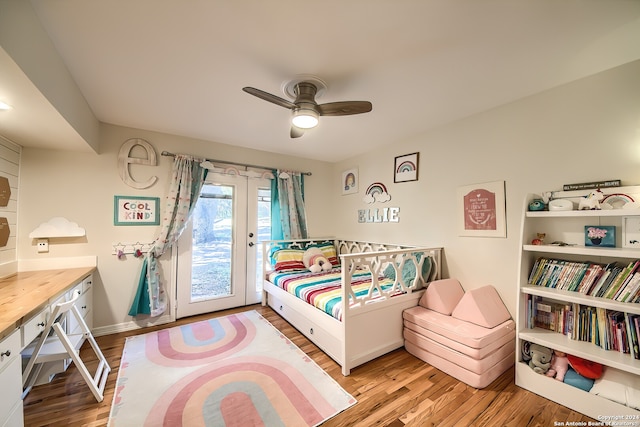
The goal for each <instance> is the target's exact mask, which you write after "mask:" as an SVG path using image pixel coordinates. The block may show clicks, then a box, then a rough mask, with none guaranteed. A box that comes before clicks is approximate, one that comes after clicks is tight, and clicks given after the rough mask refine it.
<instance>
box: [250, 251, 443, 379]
mask: <svg viewBox="0 0 640 427" xmlns="http://www.w3.org/2000/svg"><path fill="white" fill-rule="evenodd" d="M331 245H333V247H334V248H335V249H334V250H335V253H337V255H338V257H334V258H333V259H332V264H334V259H335V260H336V261H335V264H337V262H338V261H337V259H339V266H338V265H335V264H334V265H335V267H334V268H333V269H332V270H331V271H329V272H320V273H310V272H309V271H301V270H295V269H294V271H293V272H289V273H292V274H293V276H290V277H294V279H295V278H296V277H295V276H296V275H297V276H298V277H301V276H304V280H306V279H307V278H308V277H310V276H313V275H328V276H323V278H324V277H329V276H330V275H332V274H333V275H334V277H336V280H335V283H334V284H335V287H334V289H333V299H334V301H332V303H331V304H333V312H331V310H330V309H328V308H327V307H322V308H317V307H315V306H313V305H310V303H308V302H306V301H305V300H303V299H300V298H299V297H297V296H296V295H295V292H299V288H298V291H296V290H295V289H294V290H292V289H291V288H288V289H289V290H288V291H287V290H285V289H284V288H283V287H280V286H277V285H276V284H274V283H280V284H282V283H283V282H282V277H280V276H281V275H282V274H286V272H285V273H282V272H279V271H274V258H277V254H280V253H284V251H283V250H289V252H295V253H297V252H300V253H302V252H303V251H304V250H306V249H308V248H309V247H311V246H320V247H322V248H323V252H325V249H327V248H330V246H331ZM279 251H282V252H279ZM441 252H442V248H419V247H410V246H402V245H391V244H380V243H370V242H358V241H347V240H333V239H305V240H290V241H283V240H278V241H267V242H263V244H262V253H263V273H264V275H263V277H264V278H265V279H264V283H263V301H262V305H263V306H266V305H267V304H268V305H269V306H270V307H271V308H273V309H274V310H275V311H276V312H277V313H278V314H280V315H281V316H282V317H283V318H284V319H286V320H287V321H288V322H289V323H291V324H292V325H293V326H294V327H295V328H296V329H298V330H299V331H300V332H301V333H302V334H304V335H305V336H306V337H307V338H309V339H310V340H311V341H312V342H314V343H315V344H316V345H317V346H318V347H320V349H322V350H323V351H324V352H325V353H326V354H327V355H329V356H330V357H331V358H332V359H334V360H335V361H336V362H337V363H338V364H339V365H340V366H341V367H342V374H343V375H345V376H347V375H349V373H350V371H351V369H353V368H355V367H356V366H359V365H361V364H363V363H365V362H368V361H370V360H372V359H375V358H376V357H379V356H381V355H383V354H386V353H388V352H389V351H392V350H394V349H397V348H400V347H402V346H403V345H404V339H403V336H402V330H403V323H402V311H403V310H404V309H406V308H409V307H415V306H416V305H418V300H419V299H420V297H421V296H422V294H423V292H424V288H426V285H427V283H428V282H430V281H433V280H436V279H439V278H440V276H441V271H440V266H441V262H440V261H441ZM296 256H297V255H296ZM369 272H370V273H372V274H368V273H369ZM416 272H420V273H419V274H416ZM412 273H413V274H412ZM365 274H368V279H367V280H366V283H364V282H363V280H362V278H363V277H364V275H365ZM288 277H289V276H288ZM287 280H288V279H287ZM309 280H312V279H309ZM352 280H354V282H353V283H354V286H351V285H350V284H351V283H352ZM272 281H273V282H272ZM345 284H347V286H345ZM285 287H286V286H285ZM303 287H304V286H303ZM363 287H364V288H363ZM354 289H355V290H356V291H355V292H354ZM292 292H293V293H292ZM347 300H348V301H350V303H349V304H342V301H347ZM336 301H337V302H336ZM314 303H315V302H314ZM316 305H317V304H316ZM323 310H326V311H327V312H325V311H323ZM328 313H330V314H328Z"/></svg>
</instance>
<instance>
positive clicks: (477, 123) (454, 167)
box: [333, 61, 640, 313]
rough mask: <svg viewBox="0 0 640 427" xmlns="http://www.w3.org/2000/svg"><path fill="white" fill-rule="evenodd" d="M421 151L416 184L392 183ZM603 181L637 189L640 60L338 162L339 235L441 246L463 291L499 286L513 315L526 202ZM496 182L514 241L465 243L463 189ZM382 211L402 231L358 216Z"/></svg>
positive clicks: (509, 235)
mask: <svg viewBox="0 0 640 427" xmlns="http://www.w3.org/2000/svg"><path fill="white" fill-rule="evenodd" d="M416 151H418V152H420V169H419V180H418V181H417V182H406V183H398V184H394V183H393V165H394V163H393V162H394V157H395V156H399V155H403V154H408V153H412V152H416ZM352 167H358V169H359V175H360V185H359V193H358V194H357V195H344V196H342V195H340V194H341V191H340V178H341V171H343V170H346V169H348V168H352ZM604 179H621V180H622V182H623V185H634V184H639V183H640V61H636V62H633V63H630V64H627V65H625V66H621V67H618V68H615V69H612V70H609V71H606V72H603V73H600V74H597V75H595V76H591V77H588V78H585V79H582V80H579V81H576V82H573V83H570V84H567V85H564V86H562V87H559V88H556V89H553V90H550V91H547V92H544V93H540V94H537V95H535V96H531V97H529V98H526V99H523V100H520V101H517V102H514V103H512V104H509V105H505V106H502V107H500V108H496V109H494V110H491V111H487V112H485V113H482V114H478V115H475V116H472V117H469V118H467V119H465V120H460V121H458V122H455V123H451V124H449V125H447V126H443V127H441V128H439V129H437V130H434V131H432V132H429V133H426V134H423V135H420V136H417V137H415V138H412V139H409V140H406V141H399V142H394V144H393V145H389V146H388V147H387V148H385V149H382V150H377V151H375V152H371V153H368V154H366V155H364V156H360V157H357V158H353V159H349V160H347V161H344V162H340V163H339V164H336V165H335V166H334V176H333V188H334V200H335V201H336V203H335V204H336V206H338V207H339V209H338V210H337V211H336V212H335V216H336V221H335V223H336V226H337V229H336V231H335V233H336V235H339V236H345V237H349V238H356V239H371V240H374V241H385V242H387V241H390V242H394V243H407V244H416V245H429V246H443V247H444V248H445V259H446V270H447V272H448V274H449V275H450V277H455V278H458V279H459V280H460V281H461V283H462V285H463V287H464V288H465V289H473V288H477V287H480V286H483V285H486V284H492V285H494V286H496V288H497V289H498V291H499V292H500V294H501V296H502V298H503V299H504V301H505V303H506V304H507V307H508V308H509V310H510V311H511V312H512V313H514V311H515V304H516V286H517V278H518V272H517V262H518V253H519V250H518V245H519V233H520V227H521V216H522V212H523V203H524V197H525V195H526V194H527V193H539V192H542V191H552V190H560V189H561V188H562V185H563V184H567V183H578V182H589V181H597V180H604ZM499 180H500V181H505V182H506V205H507V206H506V209H507V238H506V239H505V238H479V237H459V236H458V235H457V228H456V227H457V222H456V220H457V218H458V217H457V215H458V210H457V209H456V191H457V188H458V187H459V186H462V185H468V184H476V183H484V182H489V181H499ZM373 182H382V183H383V184H385V186H386V187H387V189H388V192H389V194H390V195H391V197H392V200H391V201H390V202H388V203H385V204H381V203H376V204H374V205H366V204H365V203H363V202H362V196H363V195H364V191H365V190H366V188H367V186H368V185H370V184H371V183H373ZM385 206H398V207H400V222H399V223H396V224H393V223H387V224H366V223H365V224H360V223H358V222H357V210H358V209H365V208H368V207H385ZM539 231H540V232H544V231H545V230H539ZM530 237H531V238H532V237H533V236H530Z"/></svg>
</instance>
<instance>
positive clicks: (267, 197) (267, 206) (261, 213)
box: [256, 188, 271, 292]
mask: <svg viewBox="0 0 640 427" xmlns="http://www.w3.org/2000/svg"><path fill="white" fill-rule="evenodd" d="M257 230H258V239H257V242H258V243H257V249H258V250H257V253H256V292H261V291H262V280H264V278H263V277H262V242H264V241H267V240H271V189H270V188H259V189H258V228H257Z"/></svg>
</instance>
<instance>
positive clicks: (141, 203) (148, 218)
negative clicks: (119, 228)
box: [113, 196, 160, 225]
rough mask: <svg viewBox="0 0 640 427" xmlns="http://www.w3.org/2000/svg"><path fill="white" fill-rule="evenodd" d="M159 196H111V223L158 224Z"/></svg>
mask: <svg viewBox="0 0 640 427" xmlns="http://www.w3.org/2000/svg"><path fill="white" fill-rule="evenodd" d="M159 224H160V198H159V197H141V196H138V197H136V196H114V197H113V225H159Z"/></svg>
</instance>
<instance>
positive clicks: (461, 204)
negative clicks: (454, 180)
mask: <svg viewBox="0 0 640 427" xmlns="http://www.w3.org/2000/svg"><path fill="white" fill-rule="evenodd" d="M504 187H505V183H504V181H494V182H487V183H484V184H474V185H465V186H462V187H458V194H457V199H458V203H457V204H458V235H460V236H475V237H507V224H506V221H505V198H504V194H505V191H504Z"/></svg>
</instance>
